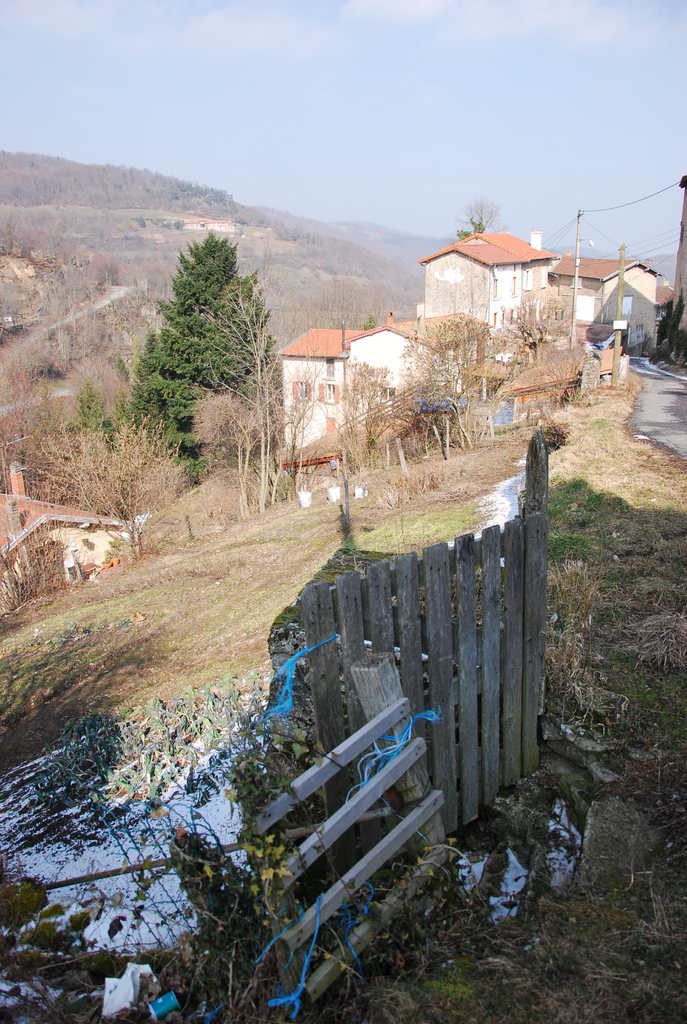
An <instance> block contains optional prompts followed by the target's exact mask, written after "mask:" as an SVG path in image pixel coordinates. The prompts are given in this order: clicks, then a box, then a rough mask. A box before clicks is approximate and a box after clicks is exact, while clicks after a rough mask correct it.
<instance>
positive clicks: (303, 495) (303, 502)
mask: <svg viewBox="0 0 687 1024" xmlns="http://www.w3.org/2000/svg"><path fill="white" fill-rule="evenodd" d="M298 501H299V503H300V506H301V508H310V506H311V505H312V491H299V492H298Z"/></svg>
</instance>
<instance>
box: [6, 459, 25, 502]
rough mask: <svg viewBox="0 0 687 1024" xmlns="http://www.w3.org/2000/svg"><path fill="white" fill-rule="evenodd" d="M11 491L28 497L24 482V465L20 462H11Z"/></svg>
mask: <svg viewBox="0 0 687 1024" xmlns="http://www.w3.org/2000/svg"><path fill="white" fill-rule="evenodd" d="M10 491H11V493H12V494H19V495H21V496H22V497H26V484H25V482H24V467H23V466H20V465H19V463H18V462H11V463H10Z"/></svg>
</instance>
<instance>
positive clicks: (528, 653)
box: [522, 430, 549, 775]
mask: <svg viewBox="0 0 687 1024" xmlns="http://www.w3.org/2000/svg"><path fill="white" fill-rule="evenodd" d="M548 497H549V459H548V452H547V450H546V443H545V441H544V434H543V433H542V431H541V430H537V431H536V432H535V434H534V435H533V437H532V440H531V441H530V444H529V448H528V451H527V469H526V478H525V503H524V510H523V511H524V516H525V574H524V602H523V603H524V622H523V691H522V692H523V696H522V773H523V775H529V774H530V773H531V772H533V771H536V769H537V768H538V767H539V745H538V737H537V725H538V718H539V715H540V713H541V711H542V710H543V702H544V671H545V669H544V655H545V645H546V636H545V631H546V583H547V546H548V515H547V507H548Z"/></svg>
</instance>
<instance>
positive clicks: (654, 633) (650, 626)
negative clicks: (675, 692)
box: [635, 612, 687, 672]
mask: <svg viewBox="0 0 687 1024" xmlns="http://www.w3.org/2000/svg"><path fill="white" fill-rule="evenodd" d="M635 631H636V636H637V653H638V655H639V660H640V661H641V662H643V663H644V664H648V665H654V666H655V667H656V668H662V669H675V670H676V671H680V672H684V671H686V670H687V612H659V613H658V614H657V615H650V616H649V617H648V618H646V619H644V621H643V622H641V623H639V624H638V625H636V626H635Z"/></svg>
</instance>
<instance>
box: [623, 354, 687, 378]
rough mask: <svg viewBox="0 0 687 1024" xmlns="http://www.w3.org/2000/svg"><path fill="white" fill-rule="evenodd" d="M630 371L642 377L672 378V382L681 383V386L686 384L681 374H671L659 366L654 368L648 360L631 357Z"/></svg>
mask: <svg viewBox="0 0 687 1024" xmlns="http://www.w3.org/2000/svg"><path fill="white" fill-rule="evenodd" d="M630 363H631V366H632V369H633V370H635V371H636V373H638V374H639V375H640V376H642V377H672V378H673V380H679V381H682V383H683V384H687V377H685V376H684V375H683V374H681V373H671V371H670V370H663V369H662V368H661V367H660V366H656V365H655V364H654V363H652V362H651V361H650V360H649V359H646V358H645V357H643V356H642V357H640V356H633V357H632V359H631V360H630Z"/></svg>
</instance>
